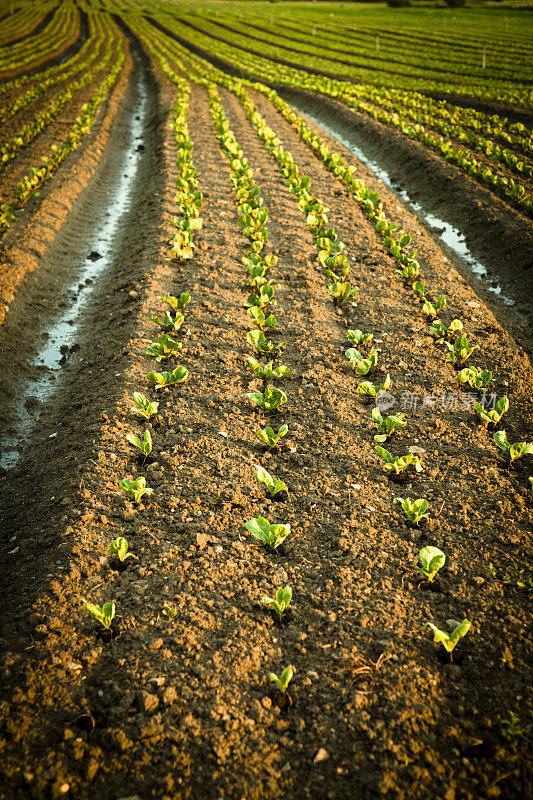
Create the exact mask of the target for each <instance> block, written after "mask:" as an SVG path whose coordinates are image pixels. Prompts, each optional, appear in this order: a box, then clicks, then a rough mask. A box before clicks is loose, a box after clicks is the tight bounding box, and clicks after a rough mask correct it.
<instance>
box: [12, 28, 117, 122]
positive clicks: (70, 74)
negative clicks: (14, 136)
mask: <svg viewBox="0 0 533 800" xmlns="http://www.w3.org/2000/svg"><path fill="white" fill-rule="evenodd" d="M88 18H89V37H88V39H87V41H86V42H85V43H84V44H83V45H82V47H81V48H80V50H78V52H77V53H76V55H75V56H74V58H73V59H71V60H70V61H69V62H68V68H67V69H65V66H66V65H65V64H61V65H58V66H57V67H55V68H53V69H52V70H51V71H50V72H49V73H48V74H47V77H46V78H45V79H43V80H37V82H36V83H34V84H33V86H30V87H29V88H28V89H26V90H25V91H23V92H21V94H19V95H18V96H16V97H14V98H13V99H12V100H11V101H10V102H9V103H6V104H5V105H3V106H2V107H1V108H0V124H3V123H5V122H7V120H9V119H12V118H13V117H14V116H15V115H16V114H18V113H19V111H22V110H23V109H24V108H26V106H27V105H28V104H29V103H31V102H32V101H34V100H36V99H37V98H39V97H41V95H43V94H44V93H45V92H47V91H48V90H49V89H51V88H53V87H54V86H56V85H57V84H59V83H63V82H66V81H70V80H72V79H73V78H75V77H76V75H78V74H79V73H80V72H82V71H83V70H84V69H87V68H88V67H89V66H90V65H91V63H92V62H93V61H94V60H95V59H96V58H97V57H98V55H99V47H100V43H101V41H102V40H103V39H104V35H105V33H104V32H105V29H106V28H107V26H108V22H109V18H108V17H104V15H102V14H97V13H92V14H89V15H88ZM36 77H38V76H36Z"/></svg>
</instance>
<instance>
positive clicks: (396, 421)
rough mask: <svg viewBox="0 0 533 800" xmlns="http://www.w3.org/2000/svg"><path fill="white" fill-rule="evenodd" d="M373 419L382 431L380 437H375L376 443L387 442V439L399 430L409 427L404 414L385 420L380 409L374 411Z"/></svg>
mask: <svg viewBox="0 0 533 800" xmlns="http://www.w3.org/2000/svg"><path fill="white" fill-rule="evenodd" d="M372 419H373V420H374V422H375V423H376V424H377V426H378V429H379V431H380V433H379V435H377V436H374V441H375V442H385V441H387V438H388V437H389V436H391V435H392V434H393V433H394V431H396V430H399V429H400V428H405V426H406V425H407V422H405V420H404V414H402V413H401V412H400V413H399V414H394V415H392V416H390V417H385V419H383V417H382V415H381V411H380V410H379V408H374V409H372Z"/></svg>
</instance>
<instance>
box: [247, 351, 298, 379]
mask: <svg viewBox="0 0 533 800" xmlns="http://www.w3.org/2000/svg"><path fill="white" fill-rule="evenodd" d="M246 361H247V364H248V366H249V367H250V369H252V370H253V371H254V373H255V374H256V375H257V377H258V378H261V380H263V381H266V380H276V379H280V378H290V377H291V375H292V372H291V371H290V369H289V368H288V367H284V366H283V364H280V365H279V366H278V367H274V362H273V361H269V362H268V364H265V365H263V364H260V363H259V361H257V360H256V359H255V358H254V357H253V356H250V358H248V359H246Z"/></svg>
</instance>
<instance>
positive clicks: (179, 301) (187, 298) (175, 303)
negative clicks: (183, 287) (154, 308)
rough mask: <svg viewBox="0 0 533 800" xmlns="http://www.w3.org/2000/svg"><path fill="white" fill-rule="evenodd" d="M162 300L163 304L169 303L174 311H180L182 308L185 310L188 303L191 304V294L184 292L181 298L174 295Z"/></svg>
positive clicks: (166, 296) (168, 295)
mask: <svg viewBox="0 0 533 800" xmlns="http://www.w3.org/2000/svg"><path fill="white" fill-rule="evenodd" d="M161 300H162V301H163V303H168V304H169V305H170V306H172V308H173V309H174V311H179V310H180V309H181V308H185V306H186V305H187V303H190V302H191V295H190V294H189V292H182V293H181V294H180V296H179V297H174V295H172V294H167V295H165V297H162V298H161Z"/></svg>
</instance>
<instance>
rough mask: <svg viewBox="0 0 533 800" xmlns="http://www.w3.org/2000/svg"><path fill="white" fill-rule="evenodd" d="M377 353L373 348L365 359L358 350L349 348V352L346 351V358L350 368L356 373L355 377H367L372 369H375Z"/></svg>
mask: <svg viewBox="0 0 533 800" xmlns="http://www.w3.org/2000/svg"><path fill="white" fill-rule="evenodd" d="M378 353H379V350H377V348H375V347H373V348H372V350H371V351H370V353H369V354H368V358H365V357H364V356H363V355H361V353H360V352H359V350H356V349H355V347H350V348H349V350H347V351H346V354H345V355H346V358H347V359H348V361H349V362H350V366H351V368H352V369H353V370H354V371H355V372H356V373H357V375H367V374H368V373H369V372H370V370H371V369H372V367H375V366H376V364H377V363H378Z"/></svg>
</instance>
